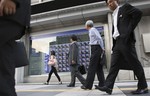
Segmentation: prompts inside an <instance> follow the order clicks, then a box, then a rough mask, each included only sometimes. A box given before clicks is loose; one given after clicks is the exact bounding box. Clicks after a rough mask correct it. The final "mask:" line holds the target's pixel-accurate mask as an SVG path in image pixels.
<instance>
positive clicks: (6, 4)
mask: <svg viewBox="0 0 150 96" xmlns="http://www.w3.org/2000/svg"><path fill="white" fill-rule="evenodd" d="M15 13H16V4H15V3H14V2H13V1H12V0H0V16H4V14H5V15H12V14H15Z"/></svg>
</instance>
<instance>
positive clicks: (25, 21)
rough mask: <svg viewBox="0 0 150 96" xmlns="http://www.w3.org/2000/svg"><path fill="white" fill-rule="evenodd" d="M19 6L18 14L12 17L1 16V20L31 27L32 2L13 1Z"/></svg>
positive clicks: (25, 0)
mask: <svg viewBox="0 0 150 96" xmlns="http://www.w3.org/2000/svg"><path fill="white" fill-rule="evenodd" d="M13 1H15V3H16V4H17V9H16V14H14V15H10V16H5V15H4V16H1V17H0V19H8V20H11V21H14V22H16V23H19V24H21V25H23V26H29V25H30V10H31V8H30V5H31V0H13Z"/></svg>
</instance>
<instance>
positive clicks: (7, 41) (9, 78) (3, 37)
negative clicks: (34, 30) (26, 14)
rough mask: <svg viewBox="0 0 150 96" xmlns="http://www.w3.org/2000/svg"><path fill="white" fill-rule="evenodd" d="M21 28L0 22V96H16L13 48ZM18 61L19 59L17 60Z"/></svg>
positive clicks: (13, 24) (4, 21)
mask: <svg viewBox="0 0 150 96" xmlns="http://www.w3.org/2000/svg"><path fill="white" fill-rule="evenodd" d="M22 31H23V27H21V26H19V25H18V24H16V23H13V22H10V21H7V20H0V95H1V96H17V95H16V92H15V88H14V87H15V79H14V75H15V58H14V57H15V56H14V51H13V46H14V42H15V38H16V37H17V36H19V35H20V34H21V32H22ZM18 59H19V58H18Z"/></svg>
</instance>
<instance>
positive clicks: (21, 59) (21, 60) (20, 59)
mask: <svg viewBox="0 0 150 96" xmlns="http://www.w3.org/2000/svg"><path fill="white" fill-rule="evenodd" d="M13 48H14V56H15V67H16V68H18V67H23V66H27V65H29V60H28V57H27V53H26V49H25V46H24V43H23V42H21V41H16V42H15V45H14V47H13Z"/></svg>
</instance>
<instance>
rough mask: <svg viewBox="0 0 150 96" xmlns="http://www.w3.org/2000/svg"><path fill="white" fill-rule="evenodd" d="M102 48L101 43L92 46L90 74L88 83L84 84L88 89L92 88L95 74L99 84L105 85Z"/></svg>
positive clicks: (87, 79)
mask: <svg viewBox="0 0 150 96" xmlns="http://www.w3.org/2000/svg"><path fill="white" fill-rule="evenodd" d="M101 53H102V49H101V47H100V45H93V46H91V58H90V64H89V67H88V74H87V78H86V84H85V85H84V86H85V87H86V88H88V89H92V86H93V82H94V78H95V74H97V77H98V81H99V86H104V81H105V78H104V72H103V65H101V64H100V61H101Z"/></svg>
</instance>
